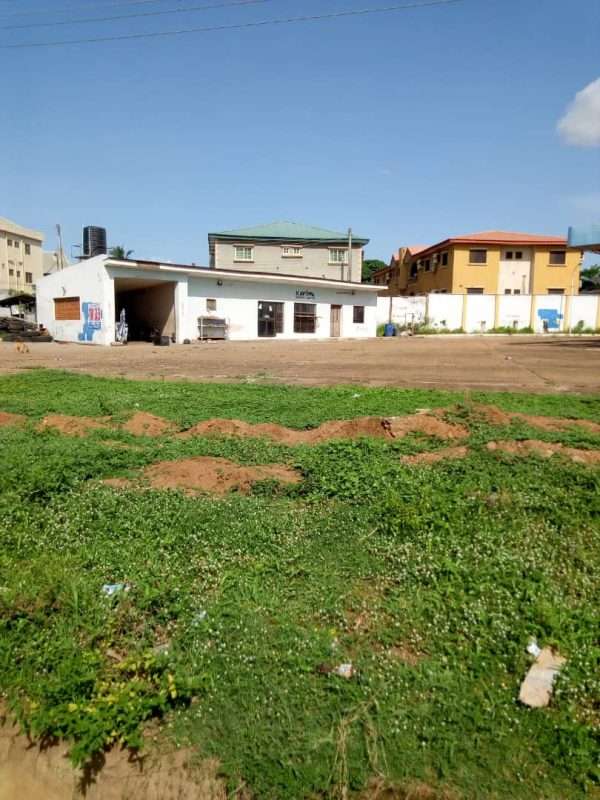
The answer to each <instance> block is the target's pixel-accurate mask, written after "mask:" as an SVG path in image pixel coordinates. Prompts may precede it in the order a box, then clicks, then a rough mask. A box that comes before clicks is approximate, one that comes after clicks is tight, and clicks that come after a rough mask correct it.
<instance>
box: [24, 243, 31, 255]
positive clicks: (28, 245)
mask: <svg viewBox="0 0 600 800" xmlns="http://www.w3.org/2000/svg"><path fill="white" fill-rule="evenodd" d="M25 255H26V256H30V255H31V245H30V244H25Z"/></svg>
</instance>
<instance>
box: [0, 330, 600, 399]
mask: <svg viewBox="0 0 600 800" xmlns="http://www.w3.org/2000/svg"><path fill="white" fill-rule="evenodd" d="M28 367H50V368H55V369H68V370H71V371H73V372H88V373H92V374H95V375H114V376H123V377H128V378H165V379H190V380H214V381H240V380H253V381H254V380H256V381H261V380H264V381H281V382H284V383H300V384H306V385H332V384H344V383H346V384H365V385H371V386H386V385H389V386H407V387H408V386H411V387H423V388H430V387H441V388H460V389H463V388H471V389H497V390H516V391H529V392H535V391H538V392H553V391H554V392H567V391H569V392H573V391H578V392H600V337H577V336H574V337H553V336H545V337H544V336H512V337H504V336H503V337H495V336H469V337H464V336H457V337H455V336H425V337H413V338H394V339H369V340H366V341H359V340H354V341H353V340H324V341H311V342H284V341H259V342H214V343H206V344H199V343H197V344H193V345H187V346H186V345H177V346H171V347H153V346H152V345H149V344H130V345H127V346H126V347H110V348H109V347H94V346H90V345H79V344H56V343H49V344H44V343H41V344H36V345H33V346H31V347H30V352H29V353H18V352H17V351H16V349H15V346H14V344H12V343H0V372H14V371H18V370H21V369H24V368H28Z"/></svg>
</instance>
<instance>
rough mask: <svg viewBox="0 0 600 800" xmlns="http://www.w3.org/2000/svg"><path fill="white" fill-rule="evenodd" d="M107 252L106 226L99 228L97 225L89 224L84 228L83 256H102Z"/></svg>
mask: <svg viewBox="0 0 600 800" xmlns="http://www.w3.org/2000/svg"><path fill="white" fill-rule="evenodd" d="M106 252H107V247H106V228H98V227H97V226H96V225H88V226H86V227H85V228H84V229H83V256H84V258H92V256H101V255H104V254H105V253H106Z"/></svg>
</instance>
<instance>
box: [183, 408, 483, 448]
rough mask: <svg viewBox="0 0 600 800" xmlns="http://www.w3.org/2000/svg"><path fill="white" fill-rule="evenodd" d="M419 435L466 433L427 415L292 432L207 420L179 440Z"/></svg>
mask: <svg viewBox="0 0 600 800" xmlns="http://www.w3.org/2000/svg"><path fill="white" fill-rule="evenodd" d="M413 432H418V433H423V434H426V435H427V436H435V437H437V438H438V439H462V438H464V437H465V436H468V434H469V432H468V430H467V429H466V428H464V427H463V426H462V425H455V424H451V423H448V422H444V421H443V420H441V419H438V418H437V417H434V416H430V415H429V414H412V415H410V416H406V417H389V418H387V419H386V418H382V417H357V418H356V419H342V420H331V421H329V422H324V423H323V424H322V425H319V427H318V428H312V429H310V430H294V429H293V428H285V427H283V426H282V425H275V424H271V423H267V422H263V423H260V424H258V425H251V424H250V423H248V422H243V421H242V420H237V419H210V420H206V421H205V422H200V423H198V425H195V426H194V427H193V428H190V429H189V430H187V431H185V432H184V433H181V434H180V436H182V437H188V436H240V437H245V436H253V437H264V438H265V439H271V440H272V441H274V442H280V443H281V444H288V445H295V444H319V443H320V442H328V441H331V440H333V439H358V438H360V437H362V436H370V437H373V438H377V439H396V438H401V437H402V436H406V434H407V433H413Z"/></svg>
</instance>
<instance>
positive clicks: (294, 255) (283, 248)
mask: <svg viewBox="0 0 600 800" xmlns="http://www.w3.org/2000/svg"><path fill="white" fill-rule="evenodd" d="M286 250H297V251H298V252H296V253H286ZM302 250H303V247H302V245H300V244H282V245H281V257H282V258H302V257H303V255H304V254H303V252H302Z"/></svg>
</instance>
